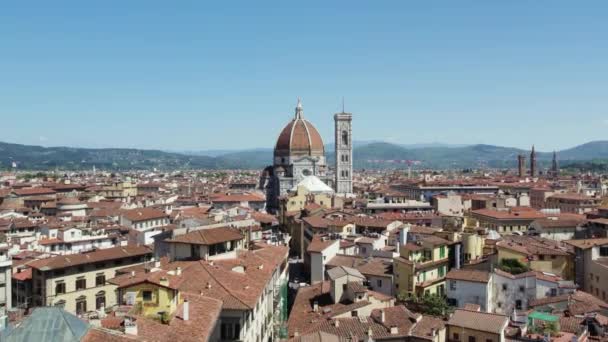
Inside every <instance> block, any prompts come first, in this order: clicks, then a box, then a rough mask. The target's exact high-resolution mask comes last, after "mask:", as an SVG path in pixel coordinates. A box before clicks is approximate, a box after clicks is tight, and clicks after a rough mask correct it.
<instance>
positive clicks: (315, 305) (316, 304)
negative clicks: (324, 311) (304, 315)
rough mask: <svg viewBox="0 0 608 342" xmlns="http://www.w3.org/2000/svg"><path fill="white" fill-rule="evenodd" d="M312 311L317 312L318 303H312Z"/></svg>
mask: <svg viewBox="0 0 608 342" xmlns="http://www.w3.org/2000/svg"><path fill="white" fill-rule="evenodd" d="M312 311H314V312H319V302H314V303H313V304H312Z"/></svg>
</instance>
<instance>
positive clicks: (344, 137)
mask: <svg viewBox="0 0 608 342" xmlns="http://www.w3.org/2000/svg"><path fill="white" fill-rule="evenodd" d="M342 144H343V145H348V132H347V131H342Z"/></svg>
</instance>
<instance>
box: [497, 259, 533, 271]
mask: <svg viewBox="0 0 608 342" xmlns="http://www.w3.org/2000/svg"><path fill="white" fill-rule="evenodd" d="M498 268H499V269H501V270H503V271H505V272H508V273H511V274H520V273H525V272H528V271H529V270H530V268H528V266H527V265H524V264H523V263H522V262H521V261H519V260H517V259H502V260H501V261H500V264H499V265H498Z"/></svg>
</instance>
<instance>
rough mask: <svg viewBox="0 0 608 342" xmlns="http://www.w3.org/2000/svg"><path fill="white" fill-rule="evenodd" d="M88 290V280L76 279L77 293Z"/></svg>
mask: <svg viewBox="0 0 608 342" xmlns="http://www.w3.org/2000/svg"><path fill="white" fill-rule="evenodd" d="M86 288H87V280H86V279H85V278H84V277H81V278H78V279H76V291H78V290H84V289H86Z"/></svg>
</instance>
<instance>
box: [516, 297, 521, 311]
mask: <svg viewBox="0 0 608 342" xmlns="http://www.w3.org/2000/svg"><path fill="white" fill-rule="evenodd" d="M515 309H517V310H521V300H520V299H518V300H516V301H515Z"/></svg>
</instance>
